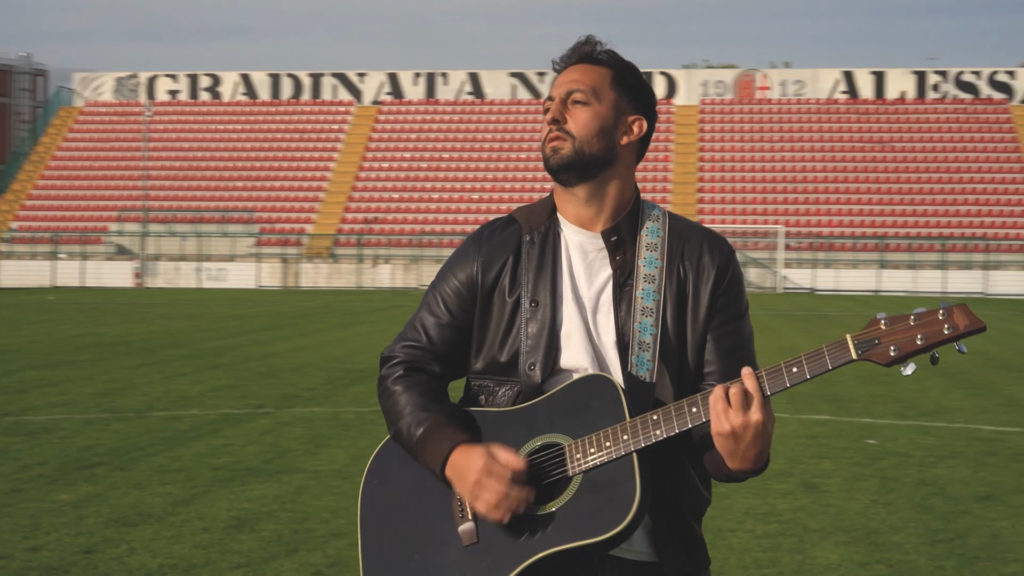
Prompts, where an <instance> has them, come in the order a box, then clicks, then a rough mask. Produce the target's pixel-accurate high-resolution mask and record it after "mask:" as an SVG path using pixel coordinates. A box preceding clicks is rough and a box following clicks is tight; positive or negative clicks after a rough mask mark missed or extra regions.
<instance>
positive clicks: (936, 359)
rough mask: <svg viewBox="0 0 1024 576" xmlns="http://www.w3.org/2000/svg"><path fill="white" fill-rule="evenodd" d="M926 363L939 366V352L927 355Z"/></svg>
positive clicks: (935, 351)
mask: <svg viewBox="0 0 1024 576" xmlns="http://www.w3.org/2000/svg"><path fill="white" fill-rule="evenodd" d="M928 362H930V363H931V365H932V366H938V365H939V351H938V350H932V353H931V354H929V355H928Z"/></svg>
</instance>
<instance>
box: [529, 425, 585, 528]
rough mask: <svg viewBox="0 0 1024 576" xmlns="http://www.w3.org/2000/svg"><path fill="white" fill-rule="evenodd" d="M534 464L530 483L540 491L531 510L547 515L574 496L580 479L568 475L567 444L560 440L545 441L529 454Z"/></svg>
mask: <svg viewBox="0 0 1024 576" xmlns="http://www.w3.org/2000/svg"><path fill="white" fill-rule="evenodd" d="M526 457H527V458H528V459H529V461H530V467H529V468H528V470H527V473H526V482H527V483H528V484H529V485H530V486H532V487H533V488H534V490H535V491H536V494H535V496H534V499H533V506H531V507H530V510H529V511H530V512H532V513H535V514H544V513H547V512H552V511H554V510H555V509H557V508H559V507H560V506H561V505H562V504H564V503H565V501H566V500H568V498H569V497H570V496H571V495H572V492H573V491H574V490H575V484H578V483H579V480H578V479H574V478H573V477H571V476H569V475H568V471H567V468H566V461H565V450H564V445H563V444H562V443H560V442H543V443H541V444H538V445H537V446H534V447H533V448H532V449H531V450H530V451H528V452H527V453H526Z"/></svg>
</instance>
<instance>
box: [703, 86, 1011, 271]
mask: <svg viewBox="0 0 1024 576" xmlns="http://www.w3.org/2000/svg"><path fill="white" fill-rule="evenodd" d="M698 141H699V161H700V168H699V177H698V180H699V184H698V199H699V209H698V216H699V220H700V221H701V222H703V223H705V224H707V225H710V226H722V225H733V226H736V225H738V226H744V225H782V226H785V227H786V228H787V236H788V237H789V238H793V239H794V240H793V241H792V242H790V244H791V246H790V247H791V248H808V249H821V248H822V247H823V246H825V245H824V244H823V243H822V242H818V241H813V240H814V239H820V238H849V239H856V238H877V239H879V240H881V239H886V240H890V241H889V242H885V243H879V242H858V243H841V244H836V245H833V246H835V247H838V248H840V249H843V248H846V249H851V248H852V249H861V250H869V251H875V250H879V249H891V250H905V249H907V247H908V246H907V245H905V244H901V243H900V242H891V240H892V239H893V238H896V239H908V240H913V242H912V247H911V249H914V250H929V249H936V248H940V247H941V248H942V249H951V250H975V249H979V247H980V246H982V245H981V244H978V243H976V242H975V243H972V242H971V241H972V240H976V239H987V240H1015V241H1020V240H1022V239H1024V158H1022V156H1021V140H1020V138H1019V136H1018V134H1017V128H1016V126H1015V124H1014V118H1013V115H1012V114H1011V112H1010V108H1009V107H1008V106H1007V103H1006V101H1004V100H989V99H975V100H970V101H965V100H826V99H747V100H741V99H708V100H704V101H702V102H701V105H700V120H699V138H698ZM940 238H941V239H949V238H953V239H957V240H958V241H956V242H954V243H952V244H945V243H943V244H938V243H933V242H929V240H930V239H936V240H937V239H940ZM801 239H803V240H801ZM990 246H992V247H994V248H995V249H996V250H998V249H999V246H1000V245H999V244H998V243H991V244H990ZM1009 249H1013V250H1019V249H1020V248H1019V244H1017V245H1016V246H1015V247H1014V246H1009Z"/></svg>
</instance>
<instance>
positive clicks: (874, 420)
mask: <svg viewBox="0 0 1024 576" xmlns="http://www.w3.org/2000/svg"><path fill="white" fill-rule="evenodd" d="M775 415H776V416H782V417H784V418H803V419H805V420H835V421H839V422H864V423H867V424H890V425H893V426H932V427H936V428H967V429H970V430H995V431H997V432H1024V428H1010V427H1005V426H985V425H983V424H954V423H949V422H923V421H920V420H880V419H877V418H846V417H842V416H825V415H819V414H775Z"/></svg>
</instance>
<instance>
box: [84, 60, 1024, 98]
mask: <svg viewBox="0 0 1024 576" xmlns="http://www.w3.org/2000/svg"><path fill="white" fill-rule="evenodd" d="M645 74H646V75H647V78H648V81H649V82H650V83H651V86H653V87H654V91H655V93H656V94H657V96H658V98H660V99H663V100H671V101H672V102H673V103H674V104H698V103H700V101H701V99H704V98H837V99H850V98H884V99H900V98H905V99H919V98H941V99H947V98H948V99H956V98H960V99H970V98H1000V99H1006V100H1008V101H1009V102H1010V103H1011V104H1024V68H919V69H909V68H900V69H877V70H874V69H864V68H861V69H798V68H770V69H756V68H747V69H736V68H731V69H730V68H726V69H659V70H647V71H645ZM553 80H554V73H552V72H551V71H550V70H398V71H305V72H288V71H284V72H280V71H279V72H89V73H76V74H73V75H72V84H73V88H74V91H75V95H76V105H81V104H83V103H84V102H85V101H89V100H129V101H130V100H138V101H157V102H165V101H174V100H219V101H238V100H293V99H310V100H353V101H355V102H356V103H357V104H376V103H379V102H381V101H383V100H393V99H404V98H407V99H430V98H436V99H443V100H493V99H508V98H527V99H534V98H543V97H544V96H545V95H547V92H548V89H549V88H550V86H551V82H552V81H553Z"/></svg>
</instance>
